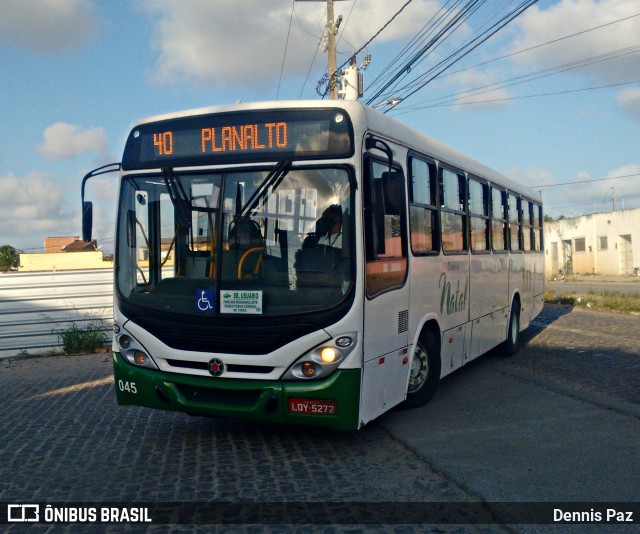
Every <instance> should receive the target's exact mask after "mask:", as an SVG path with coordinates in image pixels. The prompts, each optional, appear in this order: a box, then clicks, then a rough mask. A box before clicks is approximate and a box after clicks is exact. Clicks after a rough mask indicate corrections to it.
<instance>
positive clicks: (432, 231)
mask: <svg viewBox="0 0 640 534" xmlns="http://www.w3.org/2000/svg"><path fill="white" fill-rule="evenodd" d="M409 168H410V172H411V179H410V181H409V183H410V184H411V190H410V191H409V195H410V202H411V205H410V207H409V224H410V227H411V250H412V251H413V253H414V254H415V255H418V254H426V253H430V252H437V251H438V250H439V245H438V239H437V237H436V229H437V216H438V209H437V207H436V187H435V184H436V176H437V174H436V167H435V165H434V164H433V163H428V162H426V161H423V160H420V159H417V158H411V160H410V167H409Z"/></svg>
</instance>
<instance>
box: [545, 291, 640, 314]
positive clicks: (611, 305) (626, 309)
mask: <svg viewBox="0 0 640 534" xmlns="http://www.w3.org/2000/svg"><path fill="white" fill-rule="evenodd" d="M544 301H545V302H548V303H550V304H565V305H569V306H576V307H580V308H588V309H591V310H599V311H614V312H618V313H626V314H640V295H639V294H637V293H623V292H620V291H594V290H593V289H588V290H587V291H586V292H581V293H568V292H566V291H564V292H560V291H545V292H544Z"/></svg>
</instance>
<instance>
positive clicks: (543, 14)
mask: <svg viewBox="0 0 640 534" xmlns="http://www.w3.org/2000/svg"><path fill="white" fill-rule="evenodd" d="M637 14H638V2H637V0H606V1H605V0H561V1H560V2H558V3H556V4H553V5H551V6H549V7H547V8H546V9H545V8H542V7H539V6H534V7H532V8H530V9H528V10H527V11H526V12H525V13H524V14H523V15H522V16H521V17H519V18H518V19H517V21H516V23H515V27H514V29H515V31H516V37H515V39H514V40H513V43H512V46H511V49H510V52H514V51H520V50H524V49H527V48H530V47H534V46H537V45H540V44H543V43H548V42H550V41H553V40H556V39H560V38H563V37H566V36H568V35H571V34H576V33H579V32H582V31H584V32H585V33H583V34H582V35H577V36H576V37H571V38H568V39H563V40H561V41H558V42H557V43H553V44H549V45H547V46H542V47H539V48H535V49H533V50H531V51H528V52H525V53H522V54H518V55H516V56H514V57H513V61H514V62H516V63H517V64H519V65H521V66H524V67H534V68H539V69H542V68H551V67H556V66H559V65H564V64H569V63H572V62H577V61H581V60H585V59H588V58H596V57H601V58H602V59H605V57H606V56H605V55H608V54H612V53H618V51H624V50H626V49H629V48H632V47H635V52H634V53H630V54H624V55H620V56H619V57H617V58H615V59H606V60H605V61H599V62H596V63H593V64H591V65H589V66H585V67H581V68H579V69H576V70H573V71H571V72H575V73H577V74H581V75H586V76H588V77H589V78H591V79H594V80H597V81H599V82H604V83H620V82H625V81H629V80H630V79H637V73H639V72H640V54H638V50H637V47H638V44H639V43H638V39H637V36H638V35H640V17H634V18H629V17H632V16H633V15H637ZM625 18H627V19H628V20H624V21H622V22H617V23H615V24H611V25H609V26H606V27H603V28H600V29H597V30H593V31H586V30H590V29H591V28H594V27H596V26H603V25H605V24H610V23H614V22H616V21H618V20H621V19H625ZM634 72H635V73H636V76H635V78H630V77H629V76H630V74H631V73H634Z"/></svg>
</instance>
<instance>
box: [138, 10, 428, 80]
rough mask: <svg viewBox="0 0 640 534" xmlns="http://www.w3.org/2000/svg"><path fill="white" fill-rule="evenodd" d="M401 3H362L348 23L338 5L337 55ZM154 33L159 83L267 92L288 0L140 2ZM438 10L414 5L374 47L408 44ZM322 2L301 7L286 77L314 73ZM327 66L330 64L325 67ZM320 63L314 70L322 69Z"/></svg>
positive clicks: (278, 62) (278, 61) (279, 56)
mask: <svg viewBox="0 0 640 534" xmlns="http://www.w3.org/2000/svg"><path fill="white" fill-rule="evenodd" d="M403 3H404V2H402V1H401V0H395V1H390V0H368V1H367V2H357V3H356V4H355V7H354V9H353V12H352V13H351V16H350V17H349V21H347V17H348V16H349V11H350V10H351V6H352V5H353V4H352V3H351V2H338V3H336V4H335V15H336V17H337V16H338V15H340V14H341V15H343V30H344V34H343V39H342V40H341V41H340V43H339V45H338V47H339V50H340V51H346V52H347V53H351V52H354V51H355V50H351V46H350V45H353V46H357V47H359V46H361V45H362V44H364V42H366V41H367V40H368V39H369V38H370V37H371V36H372V35H373V33H375V31H377V30H378V29H379V28H381V27H382V25H383V24H384V23H385V22H387V21H388V20H389V19H390V18H391V16H393V14H394V13H395V12H396V11H398V9H399V8H400V7H401V6H402V4H403ZM143 5H144V6H145V9H146V10H147V11H148V12H149V13H150V14H151V16H152V19H153V24H154V27H155V39H154V47H155V48H156V49H157V50H158V52H159V57H158V62H157V73H156V76H155V81H157V82H159V83H177V82H182V81H184V80H185V79H186V80H194V81H196V82H200V83H210V84H214V85H216V86H229V87H236V86H244V87H246V86H254V87H258V88H260V89H261V90H264V87H260V86H261V85H264V84H265V83H266V82H272V83H273V84H274V85H275V83H276V80H277V77H278V74H279V73H280V68H281V66H282V60H283V54H284V51H285V40H286V36H287V31H288V27H289V20H290V18H291V6H292V3H291V0H271V1H269V2H266V1H251V0H218V1H216V2H211V1H210V0H188V1H181V2H175V1H173V0H153V1H152V0H143ZM436 6H437V3H436V2H433V1H429V0H417V1H415V2H414V3H413V4H412V5H411V6H410V7H409V8H407V9H406V10H405V12H403V13H402V14H401V15H400V16H399V17H398V18H397V19H396V21H395V23H394V24H392V25H390V26H389V28H388V29H386V30H385V31H384V32H382V33H381V34H380V36H379V37H378V38H377V39H376V43H377V44H380V43H384V42H389V41H391V40H394V39H399V38H402V39H405V40H406V39H407V38H408V37H409V36H411V35H413V34H414V33H415V32H417V31H418V30H419V29H420V28H421V27H422V25H423V24H424V21H425V20H427V19H428V17H429V15H430V14H432V13H433V12H435V9H436ZM324 11H325V7H324V5H323V4H322V3H321V2H320V3H318V2H296V4H295V15H294V17H293V21H292V26H291V33H290V36H289V44H288V47H287V55H286V63H285V69H284V74H285V77H290V76H304V75H305V74H306V72H307V70H308V69H309V62H310V59H311V58H312V57H313V55H314V52H315V50H316V46H317V43H318V40H319V37H320V35H321V33H322V30H323V28H324V24H325V15H324ZM324 62H325V63H326V59H325V60H324ZM320 64H321V63H320V61H319V60H318V63H317V65H320Z"/></svg>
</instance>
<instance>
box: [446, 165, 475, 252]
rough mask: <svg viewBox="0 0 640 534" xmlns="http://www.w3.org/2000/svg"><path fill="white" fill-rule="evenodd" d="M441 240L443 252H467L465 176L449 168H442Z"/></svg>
mask: <svg viewBox="0 0 640 534" xmlns="http://www.w3.org/2000/svg"><path fill="white" fill-rule="evenodd" d="M440 173H441V174H440V186H441V199H442V200H441V203H442V211H441V215H440V224H441V231H442V236H441V242H442V250H443V252H466V250H467V249H468V245H467V238H466V233H467V230H466V225H467V215H466V212H465V211H464V198H465V187H464V186H465V183H464V182H465V180H464V177H463V176H461V175H459V174H457V173H455V172H453V171H450V170H448V169H440Z"/></svg>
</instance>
